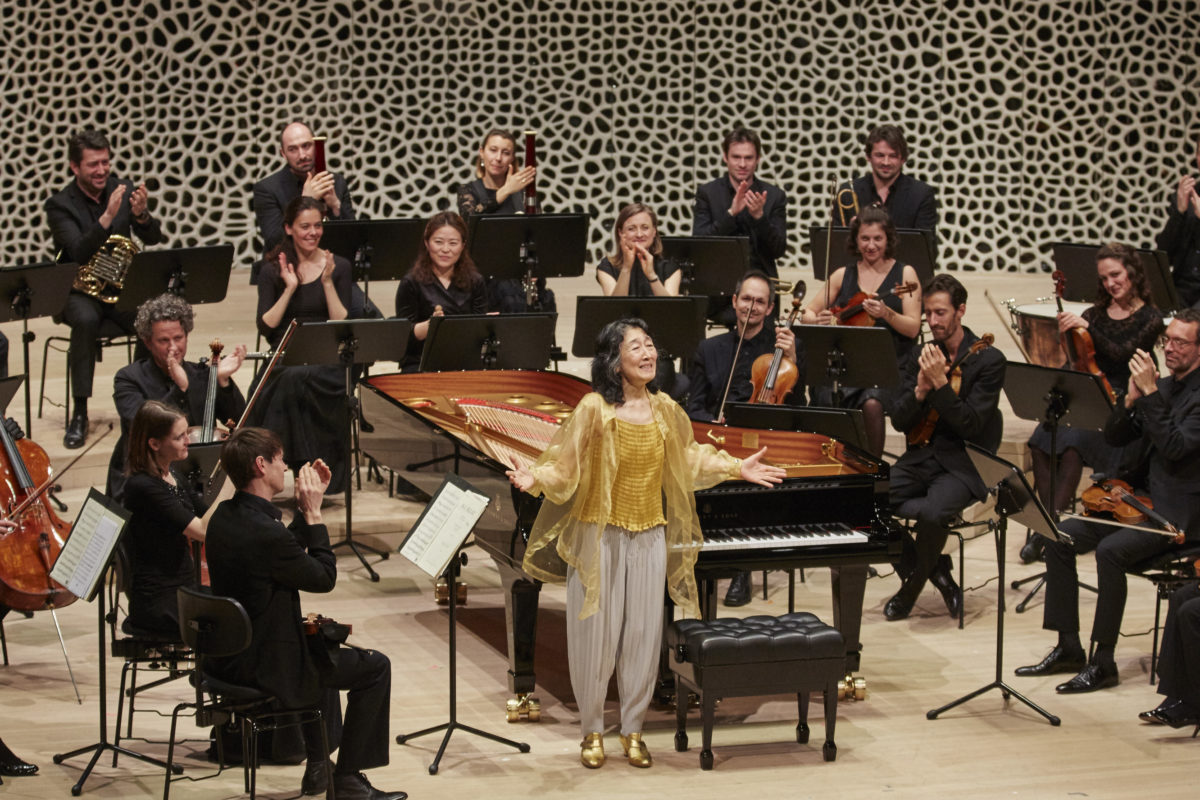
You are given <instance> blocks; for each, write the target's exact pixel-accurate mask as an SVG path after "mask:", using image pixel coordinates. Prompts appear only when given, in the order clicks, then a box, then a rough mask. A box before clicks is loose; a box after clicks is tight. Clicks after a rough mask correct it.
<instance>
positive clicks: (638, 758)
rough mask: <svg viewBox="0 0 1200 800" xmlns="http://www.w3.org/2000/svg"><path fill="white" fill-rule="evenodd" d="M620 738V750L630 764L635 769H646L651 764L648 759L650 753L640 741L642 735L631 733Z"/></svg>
mask: <svg viewBox="0 0 1200 800" xmlns="http://www.w3.org/2000/svg"><path fill="white" fill-rule="evenodd" d="M620 738H621V748H622V749H623V750H624V751H625V755H626V756H628V758H629V763H630V764H632V765H633V766H635V767H648V766H650V764H651V763H653V762H652V761H651V759H650V751H649V750H648V749H647V748H646V743H645V742H643V741H642V734H640V733H631V734H629V735H628V736H621V737H620Z"/></svg>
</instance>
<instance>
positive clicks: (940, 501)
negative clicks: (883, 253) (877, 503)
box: [883, 273, 1005, 620]
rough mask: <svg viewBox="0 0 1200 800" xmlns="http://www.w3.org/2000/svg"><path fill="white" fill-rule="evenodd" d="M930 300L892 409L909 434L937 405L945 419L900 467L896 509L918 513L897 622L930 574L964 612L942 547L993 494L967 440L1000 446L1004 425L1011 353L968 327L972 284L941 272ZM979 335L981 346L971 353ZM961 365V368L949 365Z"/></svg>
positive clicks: (891, 610) (892, 614) (904, 563)
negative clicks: (962, 516)
mask: <svg viewBox="0 0 1200 800" xmlns="http://www.w3.org/2000/svg"><path fill="white" fill-rule="evenodd" d="M922 302H923V304H924V307H925V321H926V322H927V323H928V324H929V331H930V334H931V335H932V337H933V341H932V342H929V343H927V344H924V345H920V344H917V345H913V347H912V349H911V350H910V351H909V352H908V355H906V356H905V358H904V361H903V362H902V363H901V364H900V388H899V390H897V392H896V393H895V394H894V395H893V397H892V398H891V403H890V408H889V412H890V415H891V417H892V425H893V426H895V428H896V430H898V431H900V432H902V433H905V434H908V433H909V432H910V431H916V430H919V429H921V427H922V423H924V422H926V421H927V420H928V419H929V416H930V414H929V412H930V411H936V412H937V417H936V423H935V424H934V425H933V427H932V430H931V431H930V432H929V433H928V438H927V439H926V440H925V441H913V440H912V439H910V441H909V445H908V449H907V450H905V452H904V455H902V456H901V457H900V459H899V460H898V461H897V462H896V465H895V466H894V467H892V472H891V483H892V485H891V502H892V506H893V508H894V510H895V513H896V514H897V515H898V516H901V517H907V518H915V519H916V525H915V528H916V540H915V541H914V540H913V539H912V538H911V537H909V536H907V535H906V536H905V537H904V540H903V543H904V551H903V554H902V555H901V559H900V564H899V565H898V566H897V568H896V572H897V573H898V574H899V575H900V576H901V578H902V579H903V581H904V583H903V585H901V587H900V591H899V592H897V593H896V595H895V596H894V597H892V598H891V599H890V600H888V601H887V604H886V605H885V606H884V608H883V614H884V616H885V617H887V619H889V620H898V619H904V618H905V617H907V616H908V615H909V614H910V613H911V612H912V608H913V605H915V604H916V602H917V597H919V596H920V594H921V589H923V588H924V587H925V582H926V581H932V582H933V585H934V586H936V587H937V589H938V591H939V592H941V594H942V599H943V600H944V601H945V603H946V608H947V609H948V610H949V612H950V614H951V615H952V616H957V615H958V612H959V609H960V608H962V601H963V600H962V589H960V588H959V586H958V584H957V583H955V581H954V578H953V577H952V568H953V564H952V562H951V560H950V557H949V556H947V555H943V554H942V548H943V547H944V546H945V544H946V538H947V537H948V536H949V535H950V530H949V526H950V524H951V523H952V522H953V520H954V518H955V516H957V515H958V514H959V513H960V512H961V511H962V510H963V509H964V508H966V507H967V506H968V505H970V504H971V503H972V502H973V501H975V500H982V499H984V497H985V496H986V494H987V490H986V487H984V485H983V481H982V480H981V479H980V477H979V474H978V473H977V472H976V471H975V467H974V465H972V464H971V460H970V458H968V457H967V452H966V448H965V446H964V445H965V443H966V442H971V443H972V444H976V445H978V446H980V447H983V448H985V449H987V450H991V451H993V452H994V451H995V449H996V447H997V446H998V445H999V444H1000V436H1001V433H1002V428H1003V420H1002V419H1001V416H1000V411H999V409H998V405H999V402H1000V390H1001V388H1002V387H1003V385H1004V370H1005V361H1004V356H1003V355H1001V353H1000V351H999V350H997V349H996V348H994V347H986V346H983V343H982V342H980V339H979V337H978V336H976V335H975V334H974V333H973V332H972V331H971V329H970V328H967V327H965V326H963V324H962V318H963V314H964V313H966V310H967V290H966V289H965V288H963V285H962V284H961V283H959V282H958V280H957V279H956V278H954V277H952V276H950V275H947V274H945V273H943V274H941V275H935V276H934V277H933V279H932V280H930V281H929V283H927V284H926V285H925V289H924V296H923V298H922ZM977 342H978V343H979V344H980V349H978V350H977V351H976V352H972V345H975V344H976V343H977ZM956 364H957V369H955V370H950V367H951V366H952V365H956ZM951 373H955V374H951ZM955 384H957V386H955ZM922 438H924V437H922Z"/></svg>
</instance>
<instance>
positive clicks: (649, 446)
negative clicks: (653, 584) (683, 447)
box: [579, 419, 667, 531]
mask: <svg viewBox="0 0 1200 800" xmlns="http://www.w3.org/2000/svg"><path fill="white" fill-rule="evenodd" d="M663 452H664V451H663V437H662V432H661V431H660V430H659V429H658V426H657V425H655V424H654V423H653V422H649V423H646V424H644V425H638V424H636V423H633V422H626V421H624V420H622V419H618V420H617V469H616V475H614V476H613V483H612V487H611V489H607V488H606V487H604V486H601V485H600V484H599V483H593V484H592V486H591V491H590V492H588V497H587V500H586V501H585V502H584V504H583V511H582V513H581V514H580V515H579V519H580V520H581V521H582V522H599V523H602V524H605V525H617V526H619V527H622V528H624V529H625V530H627V531H644V530H647V529H649V528H653V527H655V526H656V525H666V524H667V520H666V518H665V517H663V507H662V471H663ZM605 491H609V492H610V494H611V502H610V503H607V504H606V503H605V502H604V499H603V497H602V495H603V494H604V492H605ZM606 505H607V506H608V519H604V518H603V516H602V514H603V513H604V508H605V506H606Z"/></svg>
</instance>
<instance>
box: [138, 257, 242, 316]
mask: <svg viewBox="0 0 1200 800" xmlns="http://www.w3.org/2000/svg"><path fill="white" fill-rule="evenodd" d="M232 270H233V245H231V244H218V245H212V246H209V247H176V248H172V249H170V250H146V251H143V252H140V253H138V254H137V255H135V256H134V257H133V263H131V264H130V265H129V272H128V273H126V275H125V282H124V284H123V287H122V289H121V296H120V297H119V298H118V299H117V308H118V309H119V310H121V311H137V308H138V306H140V305H141V304H142V303H143V302H145V301H146V300H149V299H150V298H152V297H158V296H159V295H160V294H168V293H169V294H173V295H176V296H178V297H182V298H184V299H185V300H187V301H188V302H189V303H191V304H192V305H194V306H195V305H200V304H202V303H219V302H221V301H222V300H224V299H225V295H226V293H227V292H228V291H229V273H230V272H231V271H232Z"/></svg>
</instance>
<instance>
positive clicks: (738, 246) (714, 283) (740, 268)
mask: <svg viewBox="0 0 1200 800" xmlns="http://www.w3.org/2000/svg"><path fill="white" fill-rule="evenodd" d="M660 238H661V239H662V246H663V252H662V257H663V258H669V259H671V260H672V261H675V262H676V263H677V264H679V269H680V270H682V271H683V277H682V280H681V282H680V291H681V292H683V293H684V294H694V295H701V296H708V297H722V296H724V295H728V294H732V293H733V287H734V286H735V285H736V284H737V282H738V281H739V280H741V277H742V276H743V275H745V274H746V272H747V271H748V270H749V269H750V239H749V237H747V236H663V237H660Z"/></svg>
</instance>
